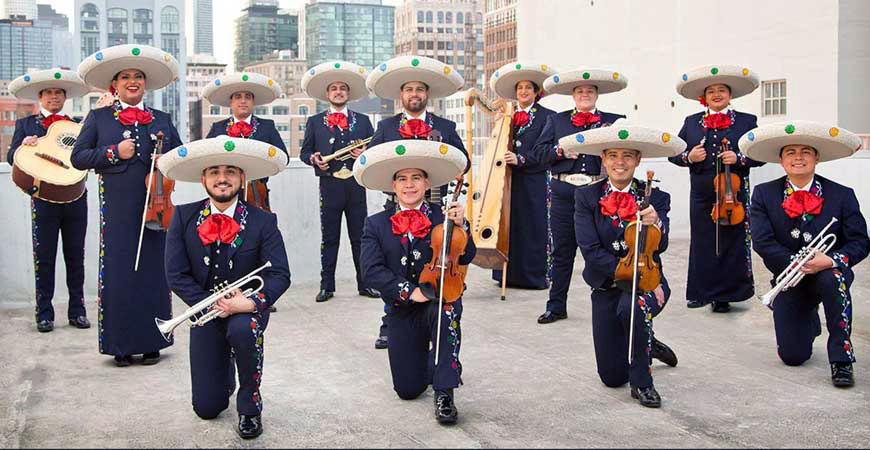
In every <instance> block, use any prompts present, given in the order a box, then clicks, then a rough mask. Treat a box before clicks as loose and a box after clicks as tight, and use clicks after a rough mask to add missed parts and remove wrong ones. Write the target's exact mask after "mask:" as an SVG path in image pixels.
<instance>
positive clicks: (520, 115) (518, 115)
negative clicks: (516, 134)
mask: <svg viewBox="0 0 870 450" xmlns="http://www.w3.org/2000/svg"><path fill="white" fill-rule="evenodd" d="M530 118H531V116H530V115H529V113H527V112H525V111H517V112H515V113H514V117H513V119H512V120H511V125H513V126H515V127H521V126H524V125H525V124H527V123H529V119H530Z"/></svg>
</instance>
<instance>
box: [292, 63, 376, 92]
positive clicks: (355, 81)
mask: <svg viewBox="0 0 870 450" xmlns="http://www.w3.org/2000/svg"><path fill="white" fill-rule="evenodd" d="M336 81H340V82H342V83H346V84H347V86H348V87H349V88H350V95H348V99H347V101H349V102H352V101H354V100H359V99H361V98H365V97H368V95H369V92H368V89H366V69H365V67H362V66H359V65H356V64H353V63H349V62H345V61H332V62H327V63H322V64H318V65H316V66H314V67H312V68H310V69H308V71H307V72H305V75H304V76H303V77H302V90H303V91H305V93H306V94H307V95H308V96H309V97H312V98H316V99H318V100H322V101H324V102H329V98H328V97H327V96H326V88H327V87H329V85H330V84H332V83H335V82H336Z"/></svg>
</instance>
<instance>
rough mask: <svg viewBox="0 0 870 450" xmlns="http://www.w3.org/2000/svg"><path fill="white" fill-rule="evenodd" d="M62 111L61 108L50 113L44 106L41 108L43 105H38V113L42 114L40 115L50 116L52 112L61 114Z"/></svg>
mask: <svg viewBox="0 0 870 450" xmlns="http://www.w3.org/2000/svg"><path fill="white" fill-rule="evenodd" d="M62 112H63V111H62V110H61V111H58V112H56V113H50V112H48V110H47V109H45V108H43V107H41V106H40V107H39V113H40V114H42V117H48V116H50V115H52V114H61V113H62Z"/></svg>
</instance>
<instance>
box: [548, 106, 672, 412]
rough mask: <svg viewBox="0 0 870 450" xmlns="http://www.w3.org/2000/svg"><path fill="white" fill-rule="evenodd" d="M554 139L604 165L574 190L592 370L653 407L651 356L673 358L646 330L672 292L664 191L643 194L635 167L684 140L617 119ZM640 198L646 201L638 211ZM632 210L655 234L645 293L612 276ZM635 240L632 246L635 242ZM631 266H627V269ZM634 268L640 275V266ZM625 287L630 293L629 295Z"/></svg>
mask: <svg viewBox="0 0 870 450" xmlns="http://www.w3.org/2000/svg"><path fill="white" fill-rule="evenodd" d="M560 145H561V147H562V148H563V149H564V151H565V152H566V153H569V152H572V153H575V152H579V153H583V154H586V155H597V156H600V157H601V160H602V164H603V165H604V167H605V168H606V169H607V178H606V179H605V180H602V181H599V182H596V183H593V184H591V185H587V186H584V187H581V188H579V189H577V192H576V196H575V197H576V199H575V203H576V206H575V212H574V227H575V230H576V234H577V246H578V247H580V252H581V253H582V254H583V260H584V261H585V262H586V265H585V267H584V268H583V279H584V280H585V281H586V283H587V284H588V285H589V287H590V288H592V338H593V341H594V344H595V360H596V362H597V364H598V376H599V377H600V378H601V381H602V382H603V383H604V384H605V385H607V386H609V387H619V386H622V385H624V384H625V383H626V382H627V383H629V384H630V385H631V397H632V398H636V399H637V400H638V401H639V402H640V404H641V405H643V406H646V407H650V408H658V407H660V406H661V397H660V396H659V394H658V392H657V391H656V389H655V387H654V386H653V379H652V369H651V368H650V365H651V364H652V358H658V359H661V360H662V361H664V362H665V363H667V364H668V365H670V366H672V367H673V366H675V365H676V364H677V357H676V355H675V354H674V353H673V351H671V349H670V348H669V347H668V346H666V345H665V344H663V343H661V342H659V341H658V340H656V339H655V338H654V337H653V331H652V322H653V317H655V316H657V315H658V314H659V313H660V312H661V311H662V309H663V308H664V306H665V304H666V303H667V301H668V298H669V297H670V294H671V289H670V287H668V282H667V279H666V278H665V276H664V269H663V268H662V261H661V254H662V253H664V251H665V250H667V247H668V232H669V231H670V225H669V223H670V220H669V219H668V212H669V211H670V209H671V205H670V203H671V197H670V195H669V194H668V193H666V192H664V191H661V190H659V189H658V188H653V189H652V190H651V191H649V193H650V197H649V198H646V199H645V198H644V197H645V192H644V191H645V190H646V188H647V187H648V186H646V183H649V182H651V181H649V180H648V181H647V182H646V183H645V182H643V181H641V180H638V179H637V178H635V177H634V172H635V169H637V166H638V164H640V161H641V158H656V157H664V156H673V155H675V154H677V153H679V152H680V151H682V149H683V147H682V146H683V145H684V143H683V141H682V140H680V139H679V138H676V137H674V136H671V135H670V134H669V133H666V132H663V131H660V130H654V129H651V128H647V127H640V126H636V125H633V124H631V123H629V122H628V121H626V120H624V119H623V120H617V121H616V122H614V123H613V125H612V126H610V127H606V128H599V129H595V130H589V131H584V132H581V133H578V134H575V135H572V136H568V137H565V138H563V139H562V140H560ZM644 200H646V202H644ZM644 204H648V206H647V207H646V208H643V209H641V210H640V211H638V209H639V208H642V207H643V205H644ZM638 216H639V217H640V220H641V223H642V224H643V225H644V226H645V227H647V228H655V229H656V230H657V231H658V233H659V235H660V241H659V244H658V247H655V248H652V249H650V250H651V252H652V253H651V257H652V261H654V262H655V263H656V264H657V265H658V269H657V270H658V271H659V276H660V283H658V285H654V286H650V287H649V288H647V289H650V290H647V291H644V290H641V289H638V286H642V285H641V283H639V282H638V283H637V285H638V286H636V287H634V288H633V287H632V283H633V281H632V280H628V284H627V285H625V284H623V283H620V282H618V281H615V280H617V279H620V277H619V276H618V273H617V266H618V265H621V264H622V260H624V258H625V257H626V256H629V257H630V258H631V254H632V253H633V250H634V249H633V248H631V247H630V246H629V245H628V244H627V243H626V241H628V242H632V240H633V239H635V237H636V235H629V234H628V233H629V231H627V230H634V229H635V228H634V226H636V223H635V224H634V225H633V226H632V227H629V224H630V223H631V222H632V221H635V220H637V218H638ZM647 237H649V235H648V236H647ZM650 239H652V238H650ZM634 242H635V245H639V244H638V242H640V241H637V240H635V241H634ZM638 250H640V251H641V252H642V251H645V250H641V249H638ZM636 268H637V266H634V267H633V268H630V272H629V273H630V274H633V273H634V271H635V270H637V269H636ZM637 273H638V275H637V276H638V277H640V276H641V274H640V273H641V272H640V271H639V270H637ZM635 289H637V290H636V291H635ZM632 292H636V297H634V299H633V298H632ZM632 309H634V312H633V314H634V316H635V317H634V320H633V321H632V318H631V314H632ZM632 322H633V323H632ZM632 325H633V328H632ZM630 337H631V339H632V342H631V344H629V338H630ZM629 348H631V349H632V351H631V354H630V355H629Z"/></svg>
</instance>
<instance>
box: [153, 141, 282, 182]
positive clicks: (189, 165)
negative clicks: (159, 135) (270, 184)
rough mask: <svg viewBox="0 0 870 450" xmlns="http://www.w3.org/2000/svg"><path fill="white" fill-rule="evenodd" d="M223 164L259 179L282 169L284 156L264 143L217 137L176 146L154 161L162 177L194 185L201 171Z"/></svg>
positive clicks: (249, 177)
mask: <svg viewBox="0 0 870 450" xmlns="http://www.w3.org/2000/svg"><path fill="white" fill-rule="evenodd" d="M223 165H226V166H236V167H238V168H240V169H242V171H244V172H245V179H246V180H248V181H250V180H258V179H260V178H266V177H271V176H272V175H275V174H277V173H278V172H281V171H282V170H284V167H286V166H287V155H285V154H284V152H282V151H281V150H280V149H278V148H276V147H274V146H272V145H269V144H268V143H265V142H260V141H257V140H254V139H242V138H232V137H227V136H219V137H214V138H209V139H200V140H198V141H193V142H191V143H189V144H184V145H181V146H178V147H176V148H174V149H172V151H170V152H169V153H167V154H165V155H163V156H161V157H160V159H158V160H157V167H158V168H159V169H160V171H161V172H163V175H166V176H167V177H168V178H171V179H173V180H178V181H189V182H194V183H199V181H200V177H201V176H202V171H203V170H205V169H207V168H209V167H214V166H223Z"/></svg>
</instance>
